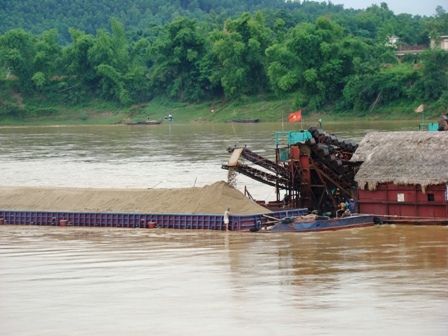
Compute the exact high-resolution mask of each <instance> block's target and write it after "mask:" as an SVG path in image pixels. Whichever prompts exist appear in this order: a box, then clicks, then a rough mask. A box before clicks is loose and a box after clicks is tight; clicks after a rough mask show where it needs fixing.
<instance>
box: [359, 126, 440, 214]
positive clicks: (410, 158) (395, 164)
mask: <svg viewBox="0 0 448 336" xmlns="http://www.w3.org/2000/svg"><path fill="white" fill-rule="evenodd" d="M351 161H353V162H362V164H361V166H360V168H359V170H358V172H357V174H356V176H355V181H356V182H357V184H358V204H359V212H360V213H371V214H378V215H391V216H400V217H408V216H409V217H419V218H421V217H428V218H436V217H437V218H448V132H438V133H434V132H387V133H385V132H373V133H369V134H367V135H366V136H365V137H364V139H363V140H362V141H361V143H360V144H359V146H358V148H357V150H356V152H355V153H354V155H353V157H352V158H351Z"/></svg>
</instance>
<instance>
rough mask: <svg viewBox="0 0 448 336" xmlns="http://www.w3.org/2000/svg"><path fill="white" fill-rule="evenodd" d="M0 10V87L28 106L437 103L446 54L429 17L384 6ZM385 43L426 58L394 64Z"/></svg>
mask: <svg viewBox="0 0 448 336" xmlns="http://www.w3.org/2000/svg"><path fill="white" fill-rule="evenodd" d="M0 8H1V10H0V32H3V33H2V34H0V80H1V83H8V85H10V86H12V87H13V88H14V89H15V90H16V91H18V92H21V93H23V94H26V95H29V96H32V95H37V94H38V95H41V96H42V95H50V94H51V95H52V96H57V97H59V99H61V101H64V102H78V101H82V100H83V99H88V98H89V97H99V98H101V99H104V100H108V101H115V102H117V103H119V104H123V105H127V104H131V103H139V102H144V101H148V100H150V99H151V98H153V97H156V96H165V97H169V98H170V99H174V100H179V101H201V100H207V99H238V98H239V97H242V96H247V95H258V94H269V95H277V96H279V97H281V96H284V95H288V96H290V95H294V96H295V105H296V106H301V107H308V108H310V109H319V108H322V107H324V106H328V105H331V106H334V107H335V108H336V110H337V109H354V110H358V111H371V110H372V107H374V106H376V105H378V104H379V105H381V104H389V103H393V102H397V101H401V100H405V101H417V100H419V101H420V100H423V101H425V100H431V101H438V102H440V104H441V105H443V104H446V103H448V93H447V92H448V68H447V66H446V64H448V62H447V61H448V56H447V54H448V53H447V52H446V51H443V50H440V49H438V48H435V49H430V48H429V45H430V41H429V36H433V37H437V36H440V35H448V26H447V22H448V20H447V13H446V11H445V10H444V9H443V8H441V7H439V8H437V14H436V15H435V16H434V17H420V16H412V15H407V14H400V15H395V14H394V13H393V12H392V11H390V10H389V8H388V7H387V5H386V4H385V3H382V4H381V5H379V6H378V5H373V6H371V7H369V8H367V9H366V10H351V9H350V10H346V9H344V8H343V7H342V6H340V5H333V4H331V3H319V2H313V1H303V2H294V1H291V2H289V1H287V2H284V1H279V0H258V1H257V0H252V1H245V2H241V1H234V0H223V1H215V0H195V1H189V0H181V1H157V0H151V1H149V0H137V1H126V0H125V1H112V0H109V1H106V0H97V1H88V0H71V1H56V0H47V1H41V2H35V1H17V2H16V1H5V0H0ZM255 10H256V11H255ZM111 16H112V17H111ZM13 18H14V19H13ZM19 26H21V27H25V29H23V28H18V27H19ZM391 36H397V37H399V39H400V42H399V43H401V44H404V45H423V46H425V48H427V51H425V52H423V53H420V54H418V55H413V56H411V57H408V58H406V57H405V58H402V59H398V58H397V57H396V56H395V53H394V52H395V49H394V46H391V45H390V44H388V39H389V37H391ZM0 105H1V104H0ZM0 108H1V106H0Z"/></svg>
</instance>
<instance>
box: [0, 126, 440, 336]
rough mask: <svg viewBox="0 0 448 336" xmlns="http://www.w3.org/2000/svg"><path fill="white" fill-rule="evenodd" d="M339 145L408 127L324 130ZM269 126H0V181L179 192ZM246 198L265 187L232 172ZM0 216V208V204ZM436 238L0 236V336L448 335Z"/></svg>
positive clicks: (7, 232)
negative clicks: (370, 132) (373, 132)
mask: <svg viewBox="0 0 448 336" xmlns="http://www.w3.org/2000/svg"><path fill="white" fill-rule="evenodd" d="M326 126H327V128H328V129H329V131H331V132H334V133H336V134H337V135H339V136H341V137H346V138H351V139H355V140H357V139H360V137H361V136H362V135H363V134H364V133H365V132H367V131H368V130H375V129H386V128H387V129H413V128H415V125H414V124H413V123H390V122H389V123H371V124H367V123H363V124H350V125H347V124H329V125H326ZM278 129H281V125H280V124H277V125H275V124H259V125H232V124H222V125H188V126H187V125H176V124H173V125H163V124H162V125H160V126H155V127H127V126H102V127H99V126H82V127H81V126H70V127H14V128H8V127H4V128H0V185H8V186H14V185H21V186H23V185H25V186H69V187H88V186H94V187H142V188H144V187H162V188H163V187H168V188H172V187H191V186H193V185H196V186H202V185H205V184H208V183H212V182H215V181H217V180H225V179H226V177H227V172H226V171H224V170H222V169H220V166H221V164H222V163H224V162H225V161H226V160H227V158H228V154H227V153H226V150H225V149H226V147H228V146H232V145H234V144H245V145H248V146H249V147H250V148H251V149H253V150H255V151H257V152H258V153H260V154H262V155H265V156H268V157H272V155H273V148H274V147H273V136H272V132H273V131H274V130H278ZM244 186H247V187H248V188H249V190H250V191H251V192H252V193H253V194H256V196H258V197H263V198H269V196H271V197H273V193H272V195H271V191H270V189H269V188H266V187H263V186H259V185H257V183H255V182H252V181H250V180H246V179H244V178H238V187H239V188H243V187H244ZM0 207H1V206H0ZM446 281H448V228H446V227H399V226H397V227H395V226H381V227H374V228H365V229H356V230H343V231H337V232H326V233H308V234H289V233H286V234H256V233H234V232H229V233H225V232H185V231H182V232H180V231H174V230H158V229H157V230H143V229H127V230H123V229H96V228H58V227H56V228H55V227H32V226H26V227H25V226H22V227H20V226H17V227H14V226H0V330H1V334H2V335H149V334H151V335H179V334H186V335H190V334H194V335H231V334H234V335H359V334H364V335H378V334H395V335H447V334H448V286H447V285H446Z"/></svg>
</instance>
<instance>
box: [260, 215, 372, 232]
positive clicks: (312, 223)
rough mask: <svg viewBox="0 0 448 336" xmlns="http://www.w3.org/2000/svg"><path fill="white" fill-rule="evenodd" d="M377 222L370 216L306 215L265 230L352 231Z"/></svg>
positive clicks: (286, 219)
mask: <svg viewBox="0 0 448 336" xmlns="http://www.w3.org/2000/svg"><path fill="white" fill-rule="evenodd" d="M377 221H378V220H377V219H376V218H375V217H374V216H372V215H358V214H355V215H352V216H348V217H340V218H330V217H326V216H316V215H306V216H298V217H286V218H283V219H282V220H280V221H279V222H278V223H277V224H274V225H273V226H272V227H271V228H268V229H267V230H268V231H269V232H315V231H334V230H342V229H352V228H359V227H366V226H373V225H375V224H376V222H377Z"/></svg>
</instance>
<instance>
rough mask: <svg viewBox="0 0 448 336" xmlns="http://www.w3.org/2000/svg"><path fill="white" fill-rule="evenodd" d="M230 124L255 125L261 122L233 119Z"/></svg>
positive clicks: (258, 120)
mask: <svg viewBox="0 0 448 336" xmlns="http://www.w3.org/2000/svg"><path fill="white" fill-rule="evenodd" d="M230 122H232V123H240V124H254V123H258V122H260V119H258V118H255V119H232V120H231V121H230Z"/></svg>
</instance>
